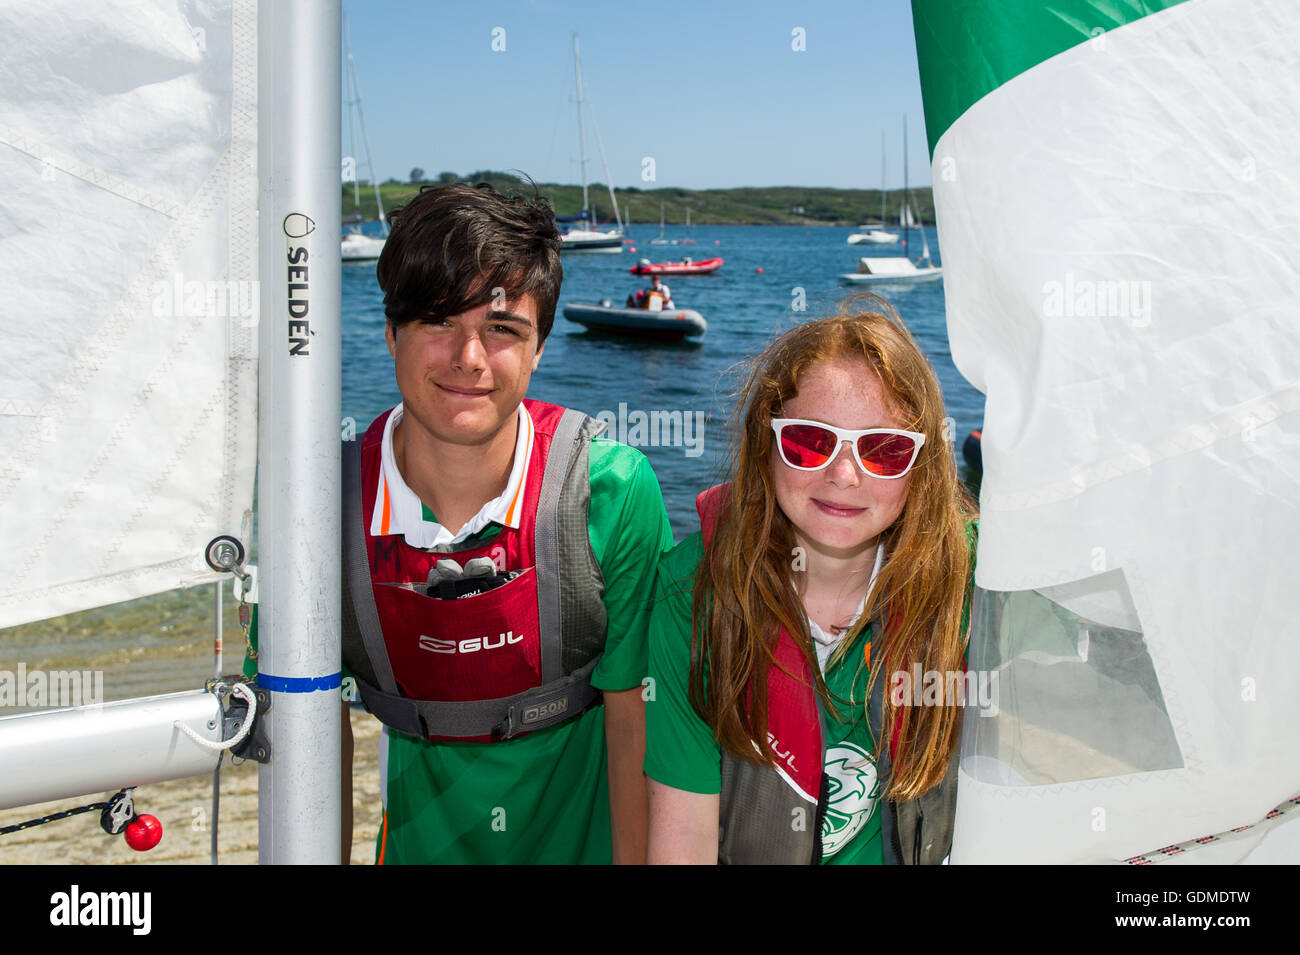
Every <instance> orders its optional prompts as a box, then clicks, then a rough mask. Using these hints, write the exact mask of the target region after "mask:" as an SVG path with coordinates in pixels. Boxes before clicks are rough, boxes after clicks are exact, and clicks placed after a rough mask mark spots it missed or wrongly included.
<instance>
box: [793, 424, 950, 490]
mask: <svg viewBox="0 0 1300 955" xmlns="http://www.w3.org/2000/svg"><path fill="white" fill-rule="evenodd" d="M772 431H773V432H775V433H776V446H777V449H778V451H779V452H780V454H781V460H782V461H784V462H785V463H786V464H787V465H788V466H790V467H792V468H794V469H795V470H796V471H820V470H821V469H822V468H824V467H826V466H827V465H829V464H830V463H831V461H833V460H835V455H836V454H838V453H839V450H840V445H841V444H844V443H845V442H846V441H847V442H848V443H849V445H850V446H851V447H852V448H853V456H854V457H855V458H856V459H857V462H858V466H859V467H860V468H862V470H863V471H864V472H866V473H867V474H869V475H870V476H871V477H876V478H884V479H885V480H893V479H894V478H901V477H902V476H903V475H905V474H906V473H907V472H908V471H910V470H911V469H912V465H913V464H914V463H915V462H916V456H917V454H919V453H920V451H921V445H923V444H925V435H923V434H921V433H920V432H918V431H903V430H901V429H899V428H867V429H865V430H863V431H848V430H845V429H844V428H836V427H835V426H833V425H829V424H824V423H822V422H821V421H809V420H807V419H805V418H773V419H772Z"/></svg>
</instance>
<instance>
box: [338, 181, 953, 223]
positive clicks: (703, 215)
mask: <svg viewBox="0 0 1300 955" xmlns="http://www.w3.org/2000/svg"><path fill="white" fill-rule="evenodd" d="M453 176H454V174H452V173H443V174H442V175H441V176H440V177H439V178H438V179H437V180H433V181H432V183H430V184H436V183H437V182H440V181H441V182H447V181H457V179H459V181H463V182H490V183H492V184H493V185H494V186H496V187H497V188H498V189H500V190H502V191H503V192H504V191H518V190H520V189H521V188H522V189H527V188H528V187H527V186H525V185H524V184H522V183H521V182H520V181H519V179H517V178H516V177H514V176H512V175H510V174H509V173H504V172H492V171H479V172H474V173H470V174H469V175H468V176H464V177H456V178H452V177H453ZM426 182H428V181H426ZM422 184H423V183H420V182H396V181H395V180H389V181H388V182H385V183H381V184H380V187H379V189H380V194H381V195H382V196H383V201H384V209H385V210H389V209H393V208H396V207H397V206H400V205H402V204H403V203H404V202H407V201H408V200H409V199H410V198H411V197H412V196H413V195H415V194H416V193H417V192H418V191H419V190H420V186H421V185H422ZM537 188H538V191H540V192H541V194H542V195H543V196H545V197H546V198H547V199H549V200H550V202H551V205H552V207H553V208H554V209H555V212H556V214H557V215H561V216H565V215H576V214H577V213H578V212H579V210H580V209H581V208H582V187H581V186H573V185H560V184H558V183H549V182H548V183H538V186H537ZM588 194H589V195H590V197H591V203H592V205H593V206H594V208H595V210H596V215H597V216H598V217H599V220H600V222H601V223H604V222H605V221H606V220H612V219H613V216H612V215H611V210H610V208H609V192H608V190H606V188H605V187H604V186H603V185H601V184H598V183H597V184H593V185H591V186H590V187H589V188H588ZM615 196H616V197H617V199H618V204H619V206H620V208H621V209H622V210H623V212H624V214H625V215H628V214H630V215H631V217H632V221H633V222H634V223H636V224H639V225H645V224H647V223H658V221H659V207H660V203H662V204H663V213H664V221H665V222H666V223H667V224H669V225H683V224H685V222H686V210H687V209H689V210H690V212H691V222H692V224H695V225H826V226H856V225H859V224H862V223H867V222H875V221H877V220H878V219H879V217H880V190H879V189H823V188H814V187H803V186H771V187H766V188H756V187H742V188H737V189H637V188H634V187H628V188H625V189H616V190H615ZM902 196H903V190H901V189H894V190H888V191H886V193H885V220H886V222H887V223H897V222H898V213H899V207H900V205H901V203H902ZM342 201H343V219H344V221H345V222H346V221H348V220H349V219H351V218H352V217H353V214H354V212H355V211H356V210H355V207H354V202H353V198H352V185H351V184H350V183H345V184H344V185H343V189H342ZM912 205H913V207H914V208H915V210H916V212H917V214H918V216H919V217H920V219H921V221H922V222H926V223H932V222H934V197H933V195H932V194H931V191H930V187H929V186H923V187H921V188H917V189H913V190H912ZM375 216H376V212H375V195H374V189H373V188H372V187H371V186H369V185H368V184H364V183H363V184H362V189H361V217H362V218H363V219H373V218H375Z"/></svg>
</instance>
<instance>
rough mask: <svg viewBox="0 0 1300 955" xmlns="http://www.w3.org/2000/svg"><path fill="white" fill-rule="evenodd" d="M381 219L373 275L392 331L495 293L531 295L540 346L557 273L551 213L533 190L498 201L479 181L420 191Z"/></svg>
mask: <svg viewBox="0 0 1300 955" xmlns="http://www.w3.org/2000/svg"><path fill="white" fill-rule="evenodd" d="M389 221H390V222H391V224H392V233H391V234H390V235H389V236H388V241H387V242H385V243H384V251H383V253H382V254H381V255H380V256H379V266H378V270H377V272H378V277H379V287H380V288H381V289H383V290H384V314H385V315H386V316H387V317H388V321H389V322H391V323H392V324H393V325H394V326H396V327H400V326H402V325H405V324H406V323H407V322H411V321H415V320H417V319H423V318H446V317H448V316H451V315H460V314H461V313H463V312H467V311H469V310H470V309H473V308H478V307H479V306H480V305H484V304H486V303H487V302H489V301H492V299H493V297H494V295H493V289H495V288H501V289H504V290H505V294H506V297H507V298H509V299H517V298H520V297H522V296H524V295H531V296H532V297H533V300H534V301H535V302H536V303H537V331H538V333H539V335H540V338H541V340H542V341H545V340H546V336H547V335H549V334H550V332H551V326H552V325H553V324H554V322H555V304H556V302H557V301H558V300H559V297H560V282H561V281H562V280H563V278H564V268H563V266H562V265H561V264H560V233H559V231H558V230H557V229H556V227H555V217H554V214H553V213H552V211H551V208H550V206H549V205H547V203H546V201H545V200H544V199H542V198H541V196H540V195H538V194H537V192H536V187H535V186H534V194H533V196H531V197H524V196H503V195H502V194H501V193H499V192H497V191H496V189H494V188H493V187H492V186H491V185H489V184H488V183H485V182H481V183H479V184H478V185H476V186H471V185H469V184H468V183H457V184H455V185H451V186H425V187H423V188H422V189H421V190H420V193H419V195H417V196H416V197H415V198H414V199H412V200H411V201H410V202H409V203H407V204H406V205H405V206H402V207H401V208H400V209H395V210H394V211H393V212H392V214H391V215H390V216H389Z"/></svg>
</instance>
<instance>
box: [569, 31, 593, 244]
mask: <svg viewBox="0 0 1300 955" xmlns="http://www.w3.org/2000/svg"><path fill="white" fill-rule="evenodd" d="M573 75H574V79H575V81H576V82H577V84H578V151H579V154H580V156H581V159H580V161H579V164H578V166H579V169H580V171H581V174H582V211H583V213H584V214H586V215H588V218H590V213H588V211H587V210H588V206H587V131H586V129H585V128H584V127H585V125H586V124H585V123H584V122H583V116H582V57H581V56H579V55H578V34H576V33H575V34H574V35H573ZM593 227H594V223H593Z"/></svg>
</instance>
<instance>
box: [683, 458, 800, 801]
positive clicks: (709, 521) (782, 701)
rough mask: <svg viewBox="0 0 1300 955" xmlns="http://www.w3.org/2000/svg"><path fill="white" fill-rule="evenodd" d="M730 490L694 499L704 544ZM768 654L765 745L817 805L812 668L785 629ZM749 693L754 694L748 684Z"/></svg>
mask: <svg viewBox="0 0 1300 955" xmlns="http://www.w3.org/2000/svg"><path fill="white" fill-rule="evenodd" d="M730 491H731V485H730V484H729V483H728V484H719V485H716V486H714V487H711V488H709V489H708V490H707V491H705V492H703V493H702V494H700V495H699V496H698V497H697V498H696V499H695V509H696V510H697V511H699V514H700V529H701V532H702V535H703V538H704V544H705V547H707V546H708V543H709V540H710V539H711V538H712V537H713V528H714V525H715V523H716V522H717V519H718V515H719V513H720V512H721V511H722V509H723V507H724V506H725V505H726V503H727V496H728V494H729V493H730ZM772 655H773V658H774V661H773V664H772V666H771V668H769V669H768V671H767V747H768V750H769V751H770V752H771V753H772V758H773V759H774V760H775V761H776V767H777V772H778V773H780V775H781V777H782V778H783V779H784V780H785V781H786V783H787V784H789V785H790V786H793V787H794V788H795V789H797V790H798V791H799V792H800V793H802V794H803V796H804V798H806V799H807V800H808V801H810V802H812V803H814V804H815V803H816V802H817V800H818V798H819V797H820V796H821V786H822V772H823V757H824V754H825V748H824V746H823V742H822V731H821V717H820V714H819V710H818V706H817V693H816V691H815V690H814V686H815V684H814V683H813V678H812V670H811V669H810V668H809V666H808V660H807V658H806V657H805V656H804V655H803V653H802V652H801V651H800V650H799V647H798V645H797V644H796V643H795V642H794V638H793V637H791V636H790V634H789V632H788V631H787V630H786V629H785V628H784V627H782V628H781V633H780V634H779V635H778V636H777V641H776V646H775V647H774V648H773V651H772ZM782 668H784V669H782ZM785 671H789V672H785ZM749 693H750V696H751V698H752V695H753V686H752V685H751V686H750V688H749Z"/></svg>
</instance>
